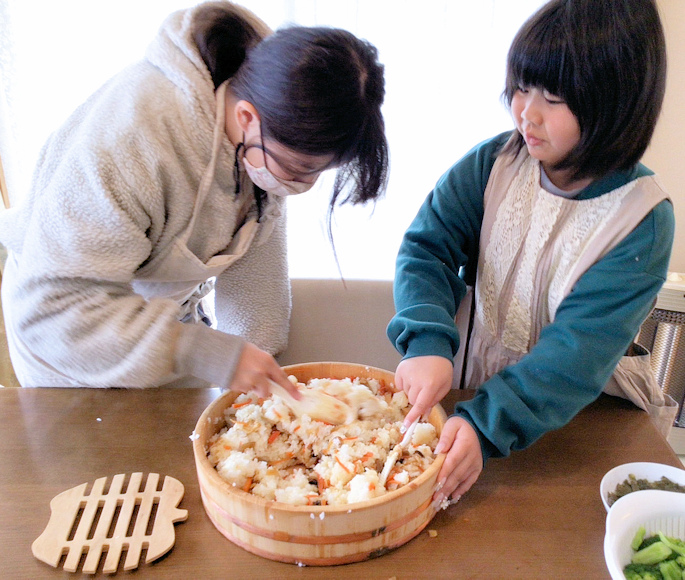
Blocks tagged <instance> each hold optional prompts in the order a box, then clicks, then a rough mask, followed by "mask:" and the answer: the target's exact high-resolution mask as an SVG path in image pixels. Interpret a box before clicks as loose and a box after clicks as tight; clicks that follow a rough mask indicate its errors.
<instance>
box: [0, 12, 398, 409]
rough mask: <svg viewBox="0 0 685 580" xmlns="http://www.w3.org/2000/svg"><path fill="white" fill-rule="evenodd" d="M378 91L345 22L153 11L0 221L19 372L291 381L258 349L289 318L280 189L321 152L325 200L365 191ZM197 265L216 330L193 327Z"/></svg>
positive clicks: (198, 291) (377, 156)
mask: <svg viewBox="0 0 685 580" xmlns="http://www.w3.org/2000/svg"><path fill="white" fill-rule="evenodd" d="M383 98H384V80H383V67H382V65H381V64H379V62H378V55H377V51H376V49H375V48H374V47H373V46H371V45H370V44H369V43H367V42H365V41H362V40H359V39H358V38H356V37H355V36H353V35H352V34H350V33H348V32H346V31H343V30H338V29H333V28H305V27H298V26H293V27H288V28H284V29H281V30H279V31H277V32H275V33H273V34H272V33H271V31H270V30H269V29H268V27H267V26H266V25H265V24H264V23H263V22H262V21H260V20H259V19H258V18H257V17H256V16H255V15H254V14H252V13H251V12H249V11H247V10H245V9H244V8H242V7H240V6H237V5H234V4H232V3H230V2H209V3H204V4H200V5H198V6H196V7H194V8H191V9H188V10H181V11H179V12H176V13H174V14H172V15H170V16H169V17H168V19H167V20H166V21H165V22H164V24H163V25H162V27H161V28H160V30H159V33H158V35H157V37H156V39H155V40H154V41H153V43H152V44H151V45H150V47H149V48H148V50H147V53H146V57H145V59H144V60H143V61H141V62H139V63H137V64H134V65H132V66H131V67H129V68H127V69H126V70H124V71H123V72H121V73H120V74H118V75H117V76H115V77H114V78H112V79H111V80H110V81H109V82H107V83H106V84H105V85H104V86H103V87H102V88H101V89H99V90H98V91H97V92H96V93H95V94H94V95H93V96H91V97H90V98H89V99H88V100H87V101H86V103H84V104H83V105H82V106H81V107H79V108H78V109H77V110H76V111H75V112H74V113H73V115H72V116H71V117H70V118H69V119H68V120H67V122H66V123H65V125H64V126H63V127H61V128H60V129H59V130H57V131H56V132H55V133H54V134H53V135H52V136H51V137H50V139H49V140H48V142H47V144H46V145H45V147H44V149H43V151H42V154H41V158H40V160H39V163H38V166H37V169H36V172H35V175H34V181H33V185H32V189H31V192H30V194H29V195H28V196H27V199H26V200H25V202H24V203H23V204H22V205H20V206H19V207H17V208H16V209H13V210H11V211H7V212H4V213H3V214H2V217H1V218H0V219H1V220H2V223H1V224H0V241H1V242H2V243H3V244H4V245H5V246H7V248H8V249H9V257H8V261H7V264H6V269H5V272H4V273H3V284H2V293H3V295H2V302H3V306H4V314H5V320H6V325H7V330H8V339H9V346H10V354H11V358H12V363H13V366H14V369H15V372H16V374H17V377H18V379H19V381H20V383H21V384H22V385H23V386H89V387H152V386H158V385H167V384H178V385H180V386H186V385H190V384H193V383H199V384H202V385H206V384H208V383H210V384H214V385H218V386H220V387H222V388H230V389H234V390H238V391H243V392H245V391H248V390H253V391H255V392H257V393H259V394H262V395H264V394H266V393H267V392H268V391H269V386H268V385H269V381H270V380H274V381H276V382H278V383H279V384H281V386H283V387H285V388H286V389H288V390H291V391H292V389H293V388H292V386H291V384H290V383H289V381H288V380H287V377H286V376H285V374H284V372H283V371H282V370H281V368H280V367H279V365H278V363H277V362H276V360H275V359H274V358H273V355H274V354H276V353H278V352H279V351H281V350H283V349H284V348H285V345H286V340H287V335H288V322H289V315H290V285H289V279H288V271H287V260H286V241H285V200H284V196H287V195H291V194H297V193H301V192H303V191H306V190H308V189H309V188H311V187H312V185H313V184H314V182H315V181H316V179H317V177H318V176H319V174H320V173H321V172H322V171H324V170H327V169H333V168H335V169H336V170H337V179H336V181H335V186H334V190H333V193H332V196H331V201H330V211H332V209H333V207H334V205H335V204H336V202H337V203H343V202H350V203H364V202H367V201H371V200H374V199H376V198H377V197H378V196H379V195H380V194H381V193H382V192H383V190H384V187H385V184H386V177H387V167H388V152H387V143H386V139H385V133H384V125H383V118H382V116H381V113H380V108H381V104H382V102H383ZM343 187H345V190H344V191H345V193H346V195H345V197H344V198H342V199H341V198H340V197H339V196H340V194H341V191H343ZM329 219H330V218H329ZM214 279H216V288H215V289H216V292H215V295H216V298H215V312H216V328H212V327H211V326H210V325H208V324H203V323H202V322H203V321H205V322H206V321H207V318H206V315H205V313H204V311H203V309H202V303H203V297H204V296H205V295H206V294H208V292H209V291H210V290H211V289H212V283H211V282H212V281H213V280H214ZM182 321H183V322H182ZM184 322H185V323H184Z"/></svg>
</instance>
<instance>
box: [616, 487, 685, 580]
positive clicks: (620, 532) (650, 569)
mask: <svg viewBox="0 0 685 580" xmlns="http://www.w3.org/2000/svg"><path fill="white" fill-rule="evenodd" d="M604 558H605V561H606V565H607V568H608V569H609V573H610V574H611V577H612V578H613V580H646V579H655V578H664V579H666V580H670V579H672V578H673V579H675V578H678V579H682V578H685V494H682V493H677V492H672V491H662V490H657V489H651V490H642V491H640V493H629V494H627V495H624V496H623V497H621V498H619V499H618V500H616V502H615V503H614V504H613V505H612V506H611V509H610V510H609V513H608V514H607V520H606V533H605V536H604Z"/></svg>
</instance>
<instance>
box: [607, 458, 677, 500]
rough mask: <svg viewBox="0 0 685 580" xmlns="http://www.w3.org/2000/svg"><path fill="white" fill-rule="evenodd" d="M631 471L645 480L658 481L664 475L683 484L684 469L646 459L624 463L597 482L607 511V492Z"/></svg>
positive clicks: (614, 489)
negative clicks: (650, 461)
mask: <svg viewBox="0 0 685 580" xmlns="http://www.w3.org/2000/svg"><path fill="white" fill-rule="evenodd" d="M631 473H632V474H633V475H634V476H635V477H636V478H637V479H646V480H647V481H659V480H660V479H661V478H662V477H664V476H666V477H668V479H670V480H671V481H672V482H674V483H678V484H680V485H685V469H679V468H677V467H673V466H672V465H664V464H663V463H649V462H646V461H640V462H636V463H624V464H623V465H618V466H617V467H614V468H613V469H611V470H610V471H607V473H606V474H605V475H604V477H603V478H602V481H601V483H600V484H599V494H600V496H601V497H602V503H603V504H604V508H605V509H606V510H607V511H609V507H610V506H609V494H610V493H613V492H614V491H616V486H617V485H618V484H619V483H623V482H624V481H625V480H626V479H628V476H629V475H630V474H631ZM632 493H634V492H632Z"/></svg>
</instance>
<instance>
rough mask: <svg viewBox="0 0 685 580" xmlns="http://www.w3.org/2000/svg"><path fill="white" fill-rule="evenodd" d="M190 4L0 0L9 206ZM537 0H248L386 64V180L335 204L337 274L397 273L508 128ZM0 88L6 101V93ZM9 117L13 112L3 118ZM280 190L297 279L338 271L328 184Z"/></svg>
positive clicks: (273, 19) (0, 142) (264, 14)
mask: <svg viewBox="0 0 685 580" xmlns="http://www.w3.org/2000/svg"><path fill="white" fill-rule="evenodd" d="M192 3H193V2H192V0H190V1H188V0H186V1H182V0H144V1H142V2H141V1H140V0H135V1H134V0H118V1H117V2H103V1H99V2H92V1H91V0H61V1H60V2H52V1H50V0H38V1H37V2H25V1H24V0H0V17H2V21H3V27H4V28H5V31H4V35H3V38H0V64H2V71H1V73H2V83H3V89H4V90H3V94H2V95H0V115H2V122H0V127H3V128H2V129H0V131H4V133H1V132H0V147H2V156H3V161H4V163H5V165H6V170H7V173H8V185H9V188H10V192H11V194H12V197H13V203H16V202H17V200H18V199H19V198H20V197H21V192H22V191H26V189H27V188H28V184H29V181H30V175H31V172H32V168H33V165H34V163H35V159H36V157H37V155H38V152H39V149H40V147H41V146H42V144H43V142H44V141H45V139H46V138H47V136H48V135H49V133H50V132H51V131H52V130H54V129H55V128H56V127H58V126H59V125H60V124H61V123H62V122H63V121H64V119H65V118H66V117H67V116H68V115H69V114H70V113H71V112H72V110H73V109H75V108H76V107H77V106H78V105H79V104H80V103H81V102H82V101H83V100H85V98H86V97H87V96H88V95H89V94H90V93H92V92H93V91H94V90H95V89H96V88H97V87H99V86H100V85H101V84H102V83H103V82H105V81H106V80H107V79H108V78H109V77H110V76H112V75H113V74H115V73H116V72H118V71H119V70H120V69H121V68H123V67H124V66H126V65H127V64H129V63H131V62H133V61H135V60H137V59H139V58H141V57H142V56H143V53H144V51H145V47H146V46H147V44H148V43H149V42H150V41H151V39H152V38H153V36H154V35H155V33H156V30H157V28H158V27H159V25H160V24H161V22H162V21H163V19H164V18H165V17H166V15H167V14H169V13H170V12H172V11H174V10H176V9H179V8H184V7H186V6H188V5H190V4H192ZM542 3H543V2H542V1H541V0H488V1H486V0H479V1H473V0H471V1H466V0H426V1H424V2H418V3H417V2H408V1H406V0H339V1H333V0H243V1H242V2H241V4H243V5H244V6H246V7H248V8H250V9H252V10H253V11H254V12H255V13H256V14H257V15H258V16H260V17H261V18H263V19H264V20H265V21H266V22H267V23H268V24H269V25H270V26H272V27H273V28H277V27H279V26H281V25H283V24H286V23H289V22H295V23H298V24H303V25H330V26H337V27H341V28H346V29H347V30H350V31H351V32H353V33H354V34H356V35H357V36H360V37H362V38H365V39H367V40H369V41H370V42H372V43H373V44H374V45H376V47H377V48H378V50H379V53H380V59H381V61H382V62H383V63H384V64H385V70H386V100H385V104H384V108H383V111H384V116H385V121H386V127H387V134H388V141H389V144H390V164H391V165H390V181H389V186H388V191H387V194H386V196H385V198H384V199H382V200H380V201H379V202H378V203H377V204H376V205H375V207H371V206H367V207H352V206H343V207H339V208H337V210H336V212H335V214H334V228H333V234H334V240H335V247H336V250H337V254H338V258H339V262H340V268H341V271H342V274H343V276H344V277H345V278H349V279H353V278H364V279H392V277H393V274H394V262H395V255H396V253H397V248H398V247H399V244H400V241H401V239H402V235H403V233H404V231H405V229H406V228H407V226H408V225H409V223H410V222H411V220H412V218H413V217H414V215H415V214H416V211H417V210H418V208H419V206H420V205H421V203H422V202H423V200H424V198H425V197H426V195H427V194H428V193H429V192H430V190H431V189H432V187H433V185H434V184H435V182H436V181H437V180H438V178H439V177H440V176H441V175H442V174H443V173H444V172H445V171H446V170H447V169H448V168H449V166H450V165H452V164H453V163H454V162H455V161H457V160H458V158H459V157H461V156H462V155H463V154H464V153H466V151H468V150H469V149H470V148H471V147H473V146H474V145H475V144H476V143H478V142H480V141H482V140H484V139H487V138H488V137H491V136H493V135H495V134H497V133H499V132H501V131H504V130H507V129H509V128H511V127H512V123H511V120H510V118H509V114H508V112H507V111H506V110H505V107H504V105H503V104H502V102H501V99H500V94H501V92H502V89H503V86H504V66H505V59H506V53H507V50H508V47H509V44H510V42H511V39H512V37H513V35H514V34H515V33H516V31H517V30H518V28H519V27H520V25H521V24H522V23H523V21H524V20H525V19H526V18H527V17H528V16H529V15H530V14H532V13H533V12H534V11H535V10H536V9H537V8H538V7H539V6H540V5H542ZM3 97H4V100H3ZM6 120H8V121H6ZM330 177H331V176H326V175H324V176H322V180H321V183H320V184H319V185H317V187H316V188H314V189H313V190H311V191H310V192H308V193H305V194H302V195H300V196H297V197H293V198H289V199H288V212H289V226H288V227H289V229H288V236H289V244H290V248H289V256H290V258H289V259H290V271H291V276H292V277H300V278H302V277H305V278H307V277H310V278H317V277H321V278H337V277H338V276H339V273H338V269H337V267H336V263H335V260H334V257H333V251H332V248H331V246H330V244H329V243H328V240H327V236H326V209H327V203H328V199H327V192H326V186H327V185H330Z"/></svg>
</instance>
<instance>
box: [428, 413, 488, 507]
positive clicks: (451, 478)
mask: <svg viewBox="0 0 685 580" xmlns="http://www.w3.org/2000/svg"><path fill="white" fill-rule="evenodd" d="M435 451H436V453H447V455H446V456H445V461H444V462H443V464H442V468H441V469H440V473H439V474H438V484H437V486H436V490H435V494H434V495H433V505H434V506H441V505H442V502H443V501H444V500H445V499H446V498H449V497H452V498H459V497H461V496H462V495H463V494H465V493H466V492H467V491H468V490H469V489H471V487H472V486H473V484H474V483H475V482H476V480H477V479H478V477H479V476H480V473H481V471H482V470H483V455H482V452H481V449H480V440H479V439H478V435H477V433H476V431H475V429H474V428H473V427H472V426H471V424H470V423H468V421H466V420H464V419H462V418H460V417H451V418H450V419H449V420H448V421H447V422H446V423H445V425H444V427H443V430H442V434H441V435H440V441H439V442H438V445H437V446H436V449H435Z"/></svg>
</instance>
